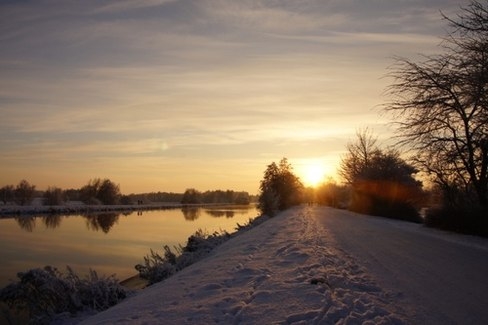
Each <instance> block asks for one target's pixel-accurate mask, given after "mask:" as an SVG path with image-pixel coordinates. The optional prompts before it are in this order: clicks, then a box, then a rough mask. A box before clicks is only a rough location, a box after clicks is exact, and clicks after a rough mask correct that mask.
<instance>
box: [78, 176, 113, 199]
mask: <svg viewBox="0 0 488 325" xmlns="http://www.w3.org/2000/svg"><path fill="white" fill-rule="evenodd" d="M120 196H121V194H120V189H119V186H118V185H116V184H115V183H113V182H112V181H111V180H109V179H104V180H101V179H100V178H96V179H92V180H90V181H89V182H88V184H87V185H85V186H83V187H82V188H81V189H80V198H81V200H82V201H83V202H85V203H87V204H100V203H101V204H105V205H113V204H117V203H118V202H119V199H120Z"/></svg>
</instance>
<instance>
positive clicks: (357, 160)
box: [338, 128, 380, 184]
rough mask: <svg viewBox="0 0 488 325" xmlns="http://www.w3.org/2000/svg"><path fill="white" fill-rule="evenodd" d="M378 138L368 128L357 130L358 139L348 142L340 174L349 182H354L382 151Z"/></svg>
mask: <svg viewBox="0 0 488 325" xmlns="http://www.w3.org/2000/svg"><path fill="white" fill-rule="evenodd" d="M377 141H378V139H377V138H376V137H375V136H374V135H373V133H372V131H371V130H370V129H368V128H366V129H362V130H358V131H357V132H356V141H354V142H349V143H348V144H347V154H346V155H345V156H344V157H343V158H342V160H341V164H340V166H339V171H338V173H339V175H340V176H341V177H342V178H343V179H344V180H345V181H346V183H348V184H353V183H354V182H355V181H356V180H357V178H358V177H359V175H360V174H362V173H363V172H364V169H365V168H367V167H368V166H369V165H370V164H371V160H372V159H373V157H374V156H376V155H378V154H379V153H380V149H379V148H378V146H377V144H376V142H377Z"/></svg>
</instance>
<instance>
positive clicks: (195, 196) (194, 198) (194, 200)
mask: <svg viewBox="0 0 488 325" xmlns="http://www.w3.org/2000/svg"><path fill="white" fill-rule="evenodd" d="M181 203H182V204H198V203H201V193H200V192H198V191H197V190H196V189H194V188H189V189H187V190H186V191H185V193H183V198H182V199H181Z"/></svg>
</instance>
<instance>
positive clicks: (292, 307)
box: [68, 206, 405, 324]
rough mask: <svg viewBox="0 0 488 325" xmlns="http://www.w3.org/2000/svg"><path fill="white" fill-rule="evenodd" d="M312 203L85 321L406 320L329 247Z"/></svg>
mask: <svg viewBox="0 0 488 325" xmlns="http://www.w3.org/2000/svg"><path fill="white" fill-rule="evenodd" d="M313 209H314V208H313V207H306V206H302V207H297V208H293V209H290V210H287V211H285V212H283V213H281V214H279V215H277V216H276V217H274V218H271V219H269V220H267V221H266V222H264V223H262V224H261V225H259V226H257V227H254V228H252V229H249V231H246V232H242V233H240V234H238V235H236V236H234V237H233V238H231V239H230V240H228V241H227V242H225V243H223V244H222V245H221V246H219V247H217V248H215V249H214V250H213V251H212V252H211V253H210V255H209V256H208V257H207V258H205V259H203V260H201V261H199V262H197V263H195V264H193V265H191V266H189V267H187V268H185V269H183V270H182V271H180V272H178V273H177V274H175V275H173V276H172V277H170V278H168V279H166V280H164V281H163V282H160V283H157V284H154V285H152V286H150V287H147V288H146V289H144V290H140V291H139V292H138V293H137V294H136V295H135V296H133V297H130V298H128V299H127V300H125V301H123V302H122V303H120V304H119V305H116V306H114V307H112V308H110V309H108V310H106V311H104V312H101V313H99V314H97V315H94V316H92V317H89V318H86V319H85V320H84V321H82V324H107V323H109V324H113V323H118V324H119V323H120V324H143V323H146V324H158V323H166V324H190V323H193V324H196V323H199V324H215V323H224V324H236V323H240V324H257V323H261V324H272V323H284V324H293V323H302V324H308V323H338V322H339V323H348V324H349V323H365V324H368V323H369V324H403V323H405V320H404V319H403V317H402V312H401V310H399V309H398V308H397V307H396V306H395V303H394V297H392V296H390V295H389V293H387V292H384V291H383V290H382V289H381V288H380V287H378V286H377V285H376V284H375V283H374V281H373V280H372V278H371V277H370V276H369V275H368V274H367V273H366V272H365V271H364V270H363V269H362V267H360V266H359V265H358V264H356V262H355V261H354V260H353V259H352V258H351V257H349V256H348V255H347V254H346V253H345V252H344V251H342V250H340V249H337V247H335V246H334V243H333V240H332V239H331V237H330V236H329V235H328V234H327V233H324V229H323V228H322V227H320V226H319V225H318V224H317V223H316V221H315V220H314V218H311V217H310V215H311V212H312V211H313ZM73 322H76V321H73ZM73 322H72V323H73ZM68 323H69V322H68Z"/></svg>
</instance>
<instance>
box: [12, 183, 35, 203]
mask: <svg viewBox="0 0 488 325" xmlns="http://www.w3.org/2000/svg"><path fill="white" fill-rule="evenodd" d="M35 190H36V187H35V185H31V184H29V182H28V181H26V180H25V179H23V180H21V181H20V182H19V184H17V187H16V188H15V199H16V201H17V203H18V204H20V205H25V204H27V203H29V202H30V201H31V200H32V198H33V197H34V193H35Z"/></svg>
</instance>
